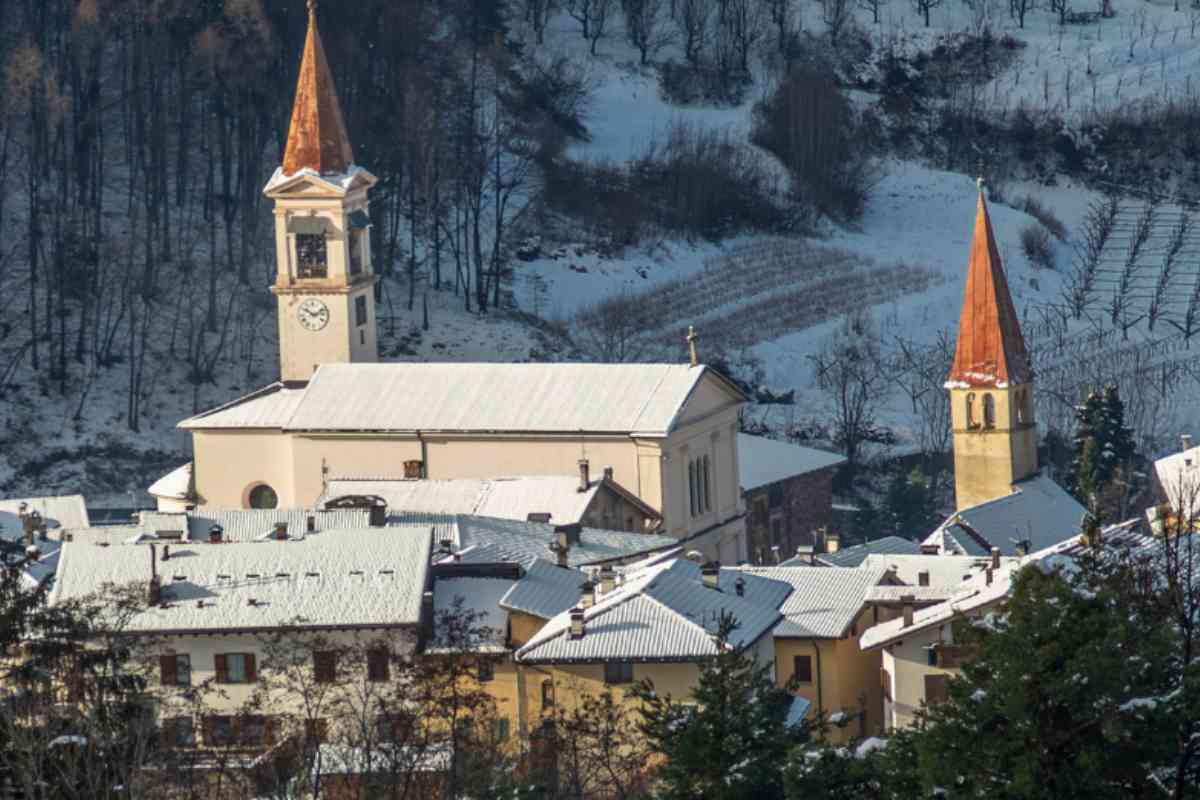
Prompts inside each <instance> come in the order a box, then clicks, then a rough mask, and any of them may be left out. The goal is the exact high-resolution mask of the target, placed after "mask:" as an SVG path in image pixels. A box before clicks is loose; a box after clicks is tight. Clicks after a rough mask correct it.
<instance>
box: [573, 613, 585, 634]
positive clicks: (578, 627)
mask: <svg viewBox="0 0 1200 800" xmlns="http://www.w3.org/2000/svg"><path fill="white" fill-rule="evenodd" d="M583 633H584V622H583V609H582V608H580V607H579V606H575V608H572V609H571V638H572V639H582V638H583Z"/></svg>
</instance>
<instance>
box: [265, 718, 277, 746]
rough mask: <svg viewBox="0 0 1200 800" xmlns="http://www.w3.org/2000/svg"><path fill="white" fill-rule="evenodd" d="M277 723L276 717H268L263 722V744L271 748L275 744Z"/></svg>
mask: <svg viewBox="0 0 1200 800" xmlns="http://www.w3.org/2000/svg"><path fill="white" fill-rule="evenodd" d="M277 727H278V725H277V722H276V720H275V717H267V718H266V720H264V722H263V739H264V741H263V744H265V745H266V746H267V747H271V746H272V745H274V744H275V734H276V731H277Z"/></svg>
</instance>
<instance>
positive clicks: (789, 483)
mask: <svg viewBox="0 0 1200 800" xmlns="http://www.w3.org/2000/svg"><path fill="white" fill-rule="evenodd" d="M835 470H836V467H828V468H826V469H820V470H816V471H814V472H808V473H805V474H803V475H796V476H793V477H791V478H787V479H785V480H782V481H777V482H775V483H770V484H767V485H765V486H760V487H758V488H756V489H752V490H750V491H748V492H746V536H747V543H748V544H749V551H750V553H749V557H750V561H751V563H754V564H774V563H776V559H775V551H773V550H772V546H773V545H777V546H778V547H779V551H778V554H779V560H780V561H783V560H786V559H789V558H791V557H792V556H794V555H795V554H796V548H797V547H799V546H801V545H812V546H813V547H815V548H816V549H817V550H818V551H821V550H823V549H824V543H823V542H820V541H815V540H814V536H813V533H814V531H816V530H818V529H820V528H822V527H824V526H828V525H829V524H830V522H832V516H833V473H834V471H835Z"/></svg>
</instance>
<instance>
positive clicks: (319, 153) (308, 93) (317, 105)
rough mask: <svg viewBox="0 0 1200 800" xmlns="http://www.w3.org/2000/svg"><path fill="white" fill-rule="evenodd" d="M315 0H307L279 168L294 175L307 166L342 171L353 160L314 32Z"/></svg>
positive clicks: (319, 44) (332, 87) (331, 79)
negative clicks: (304, 29) (305, 30)
mask: <svg viewBox="0 0 1200 800" xmlns="http://www.w3.org/2000/svg"><path fill="white" fill-rule="evenodd" d="M316 5H317V4H316V2H315V0H308V36H307V38H306V39H305V40H304V57H303V59H302V60H301V61H300V80H299V81H297V83H296V104H295V105H294V106H293V107H292V124H291V127H290V128H289V129H288V140H287V150H285V151H284V154H283V172H284V174H285V175H295V174H296V173H297V172H299V171H300V170H302V169H311V170H314V171H316V172H318V173H320V174H322V175H329V174H337V173H342V172H345V171H346V170H347V169H348V168H349V167H350V165H351V164H353V163H354V151H352V150H351V149H350V137H349V136H347V135H346V123H345V122H344V121H343V120H342V107H341V105H340V104H339V103H338V97H337V89H336V88H335V87H334V85H333V76H332V75H331V74H330V72H329V62H327V61H326V60H325V48H324V47H322V46H321V34H320V33H318V32H317V8H316Z"/></svg>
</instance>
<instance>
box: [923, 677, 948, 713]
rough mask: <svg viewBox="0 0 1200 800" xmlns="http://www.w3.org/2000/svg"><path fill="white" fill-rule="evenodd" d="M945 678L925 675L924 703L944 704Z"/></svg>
mask: <svg viewBox="0 0 1200 800" xmlns="http://www.w3.org/2000/svg"><path fill="white" fill-rule="evenodd" d="M946 698H947V693H946V676H945V675H926V676H925V702H926V703H927V704H929V705H931V706H932V705H937V704H938V703H944V702H946Z"/></svg>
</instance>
